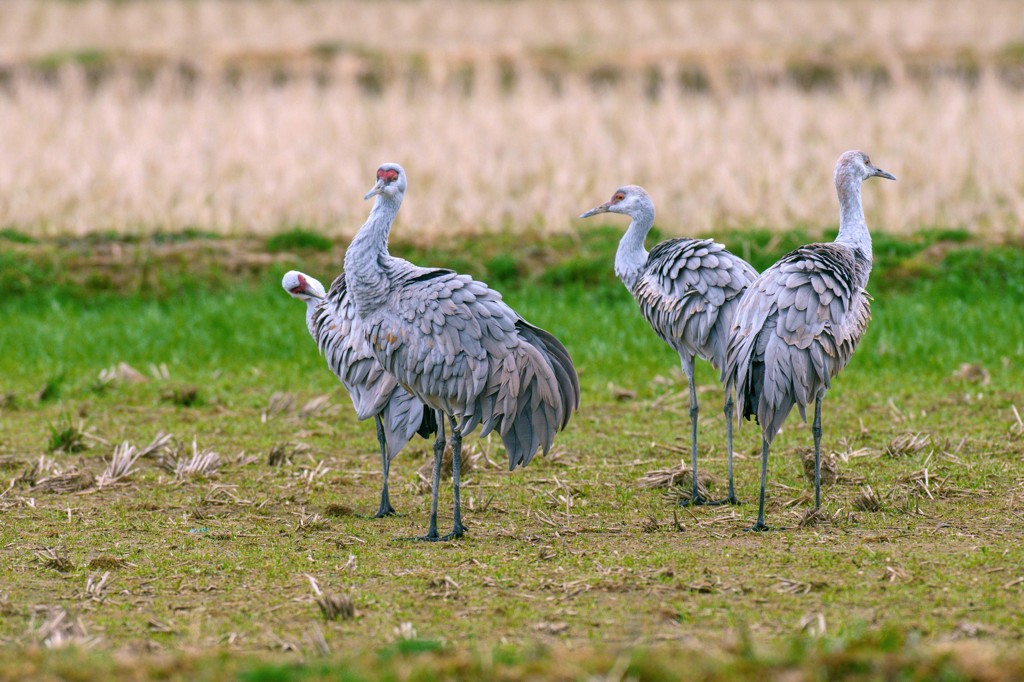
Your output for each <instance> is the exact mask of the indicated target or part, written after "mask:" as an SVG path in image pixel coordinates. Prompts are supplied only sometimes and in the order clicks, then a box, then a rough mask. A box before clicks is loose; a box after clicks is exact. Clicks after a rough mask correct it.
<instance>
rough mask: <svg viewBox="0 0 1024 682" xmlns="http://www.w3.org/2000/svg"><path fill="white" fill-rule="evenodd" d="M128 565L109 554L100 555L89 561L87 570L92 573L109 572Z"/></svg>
mask: <svg viewBox="0 0 1024 682" xmlns="http://www.w3.org/2000/svg"><path fill="white" fill-rule="evenodd" d="M127 564H128V562H127V561H125V560H124V559H118V558H117V557H115V556H111V555H109V554H101V555H99V556H98V557H94V558H93V559H90V560H89V568H91V569H92V570H94V571H110V570H113V569H116V568H123V567H124V566H126V565H127Z"/></svg>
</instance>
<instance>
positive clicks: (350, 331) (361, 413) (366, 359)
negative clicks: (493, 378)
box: [310, 273, 437, 461]
mask: <svg viewBox="0 0 1024 682" xmlns="http://www.w3.org/2000/svg"><path fill="white" fill-rule="evenodd" d="M310 333H311V334H312V335H313V338H314V339H316V343H317V346H318V347H319V348H320V352H321V353H323V355H324V357H325V358H326V360H327V364H328V365H329V366H330V368H331V371H333V372H334V374H335V375H336V376H337V377H338V378H339V379H340V380H341V383H342V384H343V385H344V386H345V389H346V390H347V391H348V394H349V396H350V397H351V398H352V405H353V406H354V407H355V410H356V417H357V418H358V419H360V420H363V419H369V418H370V417H373V416H377V415H379V416H380V418H381V422H382V424H383V427H384V433H385V439H386V443H387V458H388V460H389V461H390V460H392V459H394V458H395V456H396V455H397V454H398V452H399V451H400V450H401V449H402V448H403V447H405V445H406V444H407V443H408V442H409V441H410V440H411V439H412V438H413V436H415V435H417V434H419V435H420V436H422V437H423V438H430V436H431V435H433V434H434V433H435V432H436V431H437V420H436V419H435V417H434V415H433V412H432V411H431V410H430V409H429V408H427V407H426V406H425V405H424V404H423V403H422V402H421V401H420V400H418V399H417V398H416V397H415V396H413V395H411V394H410V393H409V392H408V391H406V390H405V389H403V388H402V387H401V386H400V385H399V383H398V380H397V379H396V378H395V377H394V376H393V375H391V374H389V373H388V372H386V371H384V368H383V367H381V364H380V363H379V362H378V361H377V358H376V357H375V356H374V354H373V349H372V348H371V347H370V344H369V342H368V341H367V340H366V337H365V334H364V333H363V331H362V327H361V324H360V322H359V320H358V319H357V318H356V314H355V308H354V307H353V306H352V302H351V300H350V298H349V296H348V294H347V287H346V284H345V275H344V273H342V274H341V275H339V276H338V277H337V278H336V279H335V280H334V283H333V284H332V285H331V289H330V291H329V292H328V293H327V298H326V299H325V300H324V301H323V303H321V304H320V305H319V306H318V307H317V308H316V311H315V312H314V313H313V317H312V320H311V322H310Z"/></svg>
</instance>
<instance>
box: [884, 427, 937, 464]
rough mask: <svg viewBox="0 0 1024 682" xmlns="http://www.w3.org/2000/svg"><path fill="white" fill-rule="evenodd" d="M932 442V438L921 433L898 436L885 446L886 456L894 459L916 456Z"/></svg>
mask: <svg viewBox="0 0 1024 682" xmlns="http://www.w3.org/2000/svg"><path fill="white" fill-rule="evenodd" d="M931 442H932V438H931V436H929V435H928V434H920V433H904V434H901V435H899V436H896V437H895V438H893V439H892V440H891V441H889V444H888V445H886V446H885V454H887V455H889V456H890V457H892V458H893V459H900V458H902V457H909V456H911V455H916V454H917V453H919V452H921V451H922V450H924V449H925V448H926V447H928V446H929V445H930V444H931Z"/></svg>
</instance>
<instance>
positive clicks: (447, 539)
mask: <svg viewBox="0 0 1024 682" xmlns="http://www.w3.org/2000/svg"><path fill="white" fill-rule="evenodd" d="M465 533H466V532H465V531H464V530H462V529H461V528H460V529H459V530H454V529H452V532H451V533H448V535H445V536H443V537H442V538H441V542H451V541H452V540H458V539H459V538H461V537H462V536H463V535H465Z"/></svg>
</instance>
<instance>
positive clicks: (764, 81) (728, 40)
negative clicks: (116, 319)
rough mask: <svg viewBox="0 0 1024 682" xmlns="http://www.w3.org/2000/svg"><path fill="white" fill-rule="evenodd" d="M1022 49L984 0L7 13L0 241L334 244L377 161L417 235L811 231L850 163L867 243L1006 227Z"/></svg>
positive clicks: (626, 0) (1022, 174)
mask: <svg viewBox="0 0 1024 682" xmlns="http://www.w3.org/2000/svg"><path fill="white" fill-rule="evenodd" d="M382 27H384V28H382ZM1022 34H1024V13H1021V12H1018V11H1016V9H1015V5H1013V3H1009V2H1002V1H1000V0H982V1H981V3H980V4H978V3H965V2H939V3H930V2H916V1H912V0H900V1H899V2H872V3H849V2H845V1H840V0H822V2H815V3H802V2H783V3H769V2H767V1H766V0H754V1H752V2H746V1H744V2H738V1H737V2H724V3H719V2H710V1H709V0H694V1H692V2H685V3H668V2H654V1H653V0H623V1H622V2H617V3H583V2H564V3H547V2H541V1H540V0H524V1H523V2H513V3H477V2H465V3H458V4H457V5H455V6H453V5H451V4H449V3H446V2H442V1H441V0H423V1H422V2H416V3H405V2H402V3H395V2H381V3H355V2H339V3H328V2H315V1H313V2H303V3H296V4H292V3H286V2H237V3H236V2H232V3H219V2H211V1H199V2H190V3H178V2H169V1H168V2H160V1H155V2H146V3H119V2H109V1H106V2H101V1H96V2H76V3H63V2H40V3H32V2H18V1H14V2H11V3H9V4H8V5H6V6H5V11H4V13H3V16H2V17H0V67H3V65H4V64H7V65H8V66H7V67H6V70H4V71H3V73H2V74H0V75H3V76H4V79H0V84H2V86H3V87H2V89H0V144H2V147H3V150H4V152H3V155H2V159H0V225H11V226H14V227H17V228H19V229H22V230H25V231H28V232H30V233H34V234H42V233H65V232H70V233H79V234H80V233H88V232H93V231H98V230H116V231H122V232H149V231H153V230H157V229H170V230H177V229H182V228H185V227H198V228H202V229H209V230H215V231H224V232H257V233H266V232H271V231H275V230H278V229H280V228H282V227H284V226H288V225H293V224H301V225H306V226H310V227H316V228H320V229H325V230H330V231H332V232H333V233H334V234H336V235H338V236H349V235H351V234H352V233H353V232H354V230H355V229H356V228H357V227H358V226H359V225H360V224H361V222H362V220H363V218H364V217H365V215H366V212H367V210H368V208H369V207H368V205H366V204H365V203H364V202H363V201H361V198H360V197H361V195H362V194H363V192H365V191H366V190H367V189H368V188H369V185H370V184H371V181H372V179H373V171H374V169H375V168H376V166H377V165H378V164H379V163H381V162H383V161H398V162H400V163H402V164H403V165H405V166H406V168H407V170H408V171H409V174H410V194H409V196H408V200H407V204H406V206H405V208H403V212H402V216H401V218H400V224H399V227H398V230H399V231H401V233H402V236H403V237H405V238H410V239H421V240H422V239H435V238H436V237H437V236H438V235H440V234H443V233H447V232H453V231H457V232H476V231H481V230H483V231H486V230H506V229H507V230H523V231H537V232H550V231H564V230H567V229H572V228H573V226H574V225H575V223H574V216H576V215H578V214H579V213H580V212H582V211H583V210H585V209H587V208H590V207H591V206H593V205H595V204H597V203H600V202H603V201H604V200H606V199H607V198H608V196H610V195H611V192H612V191H613V190H614V189H615V188H616V187H617V186H619V185H620V184H623V183H627V182H632V183H640V184H643V185H645V186H646V187H647V188H648V189H649V190H650V191H651V193H652V195H653V196H654V199H655V202H656V205H657V206H658V223H659V225H660V226H661V227H662V228H663V230H664V231H666V232H668V233H671V234H685V233H691V234H692V233H701V232H706V231H708V230H711V229H714V228H722V227H736V226H763V227H769V228H774V229H785V228H788V227H792V226H793V225H804V226H811V227H819V226H826V225H831V224H834V223H835V222H836V219H837V218H836V216H837V208H836V201H835V198H834V191H833V189H832V184H831V170H832V164H833V162H834V160H835V158H836V156H837V155H838V154H839V153H840V152H841V151H843V150H845V149H849V148H854V147H860V148H863V149H865V150H867V151H869V152H870V153H871V154H872V156H873V158H874V160H875V161H876V162H877V163H878V165H880V166H882V167H883V168H886V169H887V170H889V171H891V172H893V173H895V174H896V175H897V177H899V180H900V181H899V182H898V183H895V184H889V183H873V184H872V185H870V186H869V187H868V189H867V194H868V197H867V200H866V208H867V212H868V220H869V222H870V224H871V225H872V227H873V228H875V229H878V230H888V231H894V232H899V231H910V230H914V229H918V228H920V227H921V226H941V227H963V228H966V229H968V230H970V231H972V232H975V233H980V234H985V235H994V236H1000V235H1004V234H1007V233H1010V232H1012V231H1014V230H1016V229H1017V226H1018V225H1020V223H1021V222H1022V218H1024V200H1022V199H1021V196H1020V188H1021V187H1022V186H1024V167H1022V166H1021V164H1020V163H1019V162H1018V150H1020V149H1022V148H1024V119H1022V117H1020V116H1019V115H1017V113H1018V112H1020V111H1021V110H1022V105H1024V91H1022V90H1021V89H1020V87H1019V84H1018V83H1017V81H1016V80H1014V79H1015V78H1017V76H1018V75H1020V74H1018V73H1017V71H1015V70H1014V69H1017V68H1018V67H1019V66H1020V65H1016V66H1012V68H1010V67H1006V68H1010V70H1009V71H1006V70H1005V69H1004V67H1000V66H999V64H1001V63H1002V62H999V60H1000V59H1006V58H1007V57H1006V55H1007V54H1010V53H1012V50H1013V49H1016V48H1015V47H1014V46H1015V45H1019V43H1017V44H1015V43H1014V40H1017V39H1019V36H1020V35H1022ZM1007 50H1010V52H1007ZM82 51H86V52H82ZM90 51H91V52H90ZM965 51H966V52H965ZM964 54H967V55H968V57H964V56H963V55H964ZM55 55H56V56H55ZM396 55H397V56H396ZM958 55H959V56H958ZM797 58H799V60H802V61H799V65H798V66H797V67H794V65H793V64H794V62H793V61H792V60H793V59H797ZM922 60H924V61H922ZM1014 64H1016V62H1014ZM1004 66H1005V64H1004ZM1000 69H1003V70H1000Z"/></svg>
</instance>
